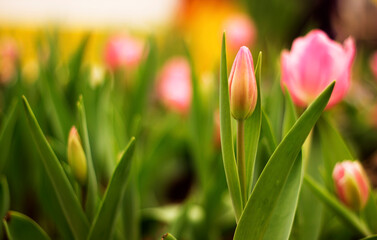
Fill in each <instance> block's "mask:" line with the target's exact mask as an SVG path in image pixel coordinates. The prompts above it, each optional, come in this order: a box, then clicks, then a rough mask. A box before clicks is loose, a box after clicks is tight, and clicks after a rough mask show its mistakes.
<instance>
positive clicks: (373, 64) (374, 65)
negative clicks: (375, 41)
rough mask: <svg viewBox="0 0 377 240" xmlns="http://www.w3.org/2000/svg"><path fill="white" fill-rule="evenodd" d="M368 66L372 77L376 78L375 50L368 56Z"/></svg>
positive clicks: (376, 53) (376, 56)
mask: <svg viewBox="0 0 377 240" xmlns="http://www.w3.org/2000/svg"><path fill="white" fill-rule="evenodd" d="M369 63H370V68H371V70H372V73H373V75H374V77H375V78H376V79H377V52H375V53H374V54H373V55H372V57H371V58H370V62H369Z"/></svg>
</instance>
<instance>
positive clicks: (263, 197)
mask: <svg viewBox="0 0 377 240" xmlns="http://www.w3.org/2000/svg"><path fill="white" fill-rule="evenodd" d="M334 84H335V82H333V83H332V84H330V86H329V87H327V88H326V89H325V90H324V91H323V92H322V94H321V95H320V96H319V97H318V98H317V99H316V100H315V101H314V102H313V103H312V104H311V105H310V106H309V107H308V109H307V110H306V111H305V112H304V113H303V114H302V115H301V117H300V118H299V119H298V120H297V122H296V123H295V125H294V126H293V127H292V128H291V130H290V131H289V132H288V133H287V135H286V136H285V138H284V139H283V140H282V142H281V143H280V144H279V146H278V147H277V148H276V150H275V151H274V153H273V154H272V156H271V158H270V160H269V161H268V163H267V165H266V167H265V168H264V170H263V172H262V174H261V176H260V177H259V179H258V181H257V183H256V185H255V187H254V190H253V192H252V194H251V196H250V198H249V201H248V202H247V205H246V207H245V209H244V211H243V213H242V216H241V219H240V221H239V223H238V226H237V228H236V232H235V236H234V239H235V240H241V239H242V240H247V239H263V237H264V235H265V233H266V230H267V227H268V225H269V223H270V221H271V216H272V214H273V211H274V209H275V207H276V204H277V199H278V198H279V196H280V195H281V192H282V190H283V188H284V185H285V183H286V181H287V178H288V176H289V173H290V171H291V169H292V166H293V164H294V162H295V160H296V158H297V156H298V154H299V152H300V150H301V146H302V145H303V143H304V141H305V139H306V137H307V136H308V134H309V133H310V130H311V129H312V127H313V126H314V124H315V123H316V122H317V120H318V118H319V117H320V115H321V113H322V111H323V110H324V109H325V107H326V105H327V102H328V100H329V99H330V96H331V93H332V90H333V88H334Z"/></svg>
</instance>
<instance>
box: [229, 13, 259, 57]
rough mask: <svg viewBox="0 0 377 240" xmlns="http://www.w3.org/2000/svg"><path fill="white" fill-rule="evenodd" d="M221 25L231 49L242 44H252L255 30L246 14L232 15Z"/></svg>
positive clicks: (255, 33) (254, 38)
mask: <svg viewBox="0 0 377 240" xmlns="http://www.w3.org/2000/svg"><path fill="white" fill-rule="evenodd" d="M223 27H224V29H225V31H226V38H227V39H226V40H227V44H228V46H229V47H230V49H231V50H232V51H237V50H238V49H239V48H240V47H242V46H252V45H253V44H254V42H255V40H256V35H257V31H256V29H255V26H254V23H253V21H252V20H251V18H250V17H249V16H247V15H243V14H238V15H232V16H230V17H229V18H227V19H226V20H225V22H224V25H223Z"/></svg>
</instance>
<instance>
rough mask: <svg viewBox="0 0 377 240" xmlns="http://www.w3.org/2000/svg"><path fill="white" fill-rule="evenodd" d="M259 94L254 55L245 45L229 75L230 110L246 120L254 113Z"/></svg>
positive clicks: (235, 116)
mask: <svg viewBox="0 0 377 240" xmlns="http://www.w3.org/2000/svg"><path fill="white" fill-rule="evenodd" d="M257 94H258V92H257V84H256V81H255V75H254V63H253V57H252V56H251V53H250V50H249V49H248V48H247V47H245V46H243V47H241V48H240V50H239V51H238V53H237V56H236V58H235V59H234V63H233V66H232V70H231V72H230V75H229V97H230V111H231V113H232V115H233V117H234V118H235V119H237V120H244V119H247V118H248V117H249V116H250V115H251V114H252V113H253V111H254V109H255V106H256V103H257Z"/></svg>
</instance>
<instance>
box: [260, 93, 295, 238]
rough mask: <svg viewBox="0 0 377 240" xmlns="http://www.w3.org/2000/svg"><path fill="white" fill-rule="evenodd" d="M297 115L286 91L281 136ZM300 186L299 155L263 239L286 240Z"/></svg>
mask: <svg viewBox="0 0 377 240" xmlns="http://www.w3.org/2000/svg"><path fill="white" fill-rule="evenodd" d="M296 120H297V114H296V109H295V106H294V105H293V102H292V98H291V96H290V94H289V92H288V91H286V92H285V113H284V123H283V136H285V135H286V134H287V133H288V131H289V129H291V127H292V126H293V125H294V124H295V122H296ZM301 185H302V156H301V154H299V155H298V156H297V158H296V160H295V162H294V164H293V166H292V169H291V171H290V173H289V176H288V179H287V182H286V183H285V185H284V187H283V190H282V192H281V195H280V197H279V199H278V201H277V203H276V208H275V210H274V211H273V213H272V218H271V222H270V224H269V226H268V229H267V231H266V234H265V235H264V239H266V240H268V239H288V237H289V235H290V232H291V229H292V224H293V220H294V217H295V212H296V209H297V204H298V198H299V193H300V189H301Z"/></svg>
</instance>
